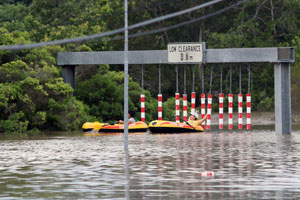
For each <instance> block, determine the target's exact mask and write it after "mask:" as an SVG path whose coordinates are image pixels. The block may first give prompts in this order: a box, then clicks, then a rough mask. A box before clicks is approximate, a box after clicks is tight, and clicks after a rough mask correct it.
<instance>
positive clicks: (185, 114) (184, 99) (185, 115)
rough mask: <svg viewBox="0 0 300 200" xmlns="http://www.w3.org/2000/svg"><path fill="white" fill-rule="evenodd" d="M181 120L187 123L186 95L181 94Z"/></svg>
mask: <svg viewBox="0 0 300 200" xmlns="http://www.w3.org/2000/svg"><path fill="white" fill-rule="evenodd" d="M182 98H183V120H184V121H187V120H188V114H187V95H186V94H183V95H182Z"/></svg>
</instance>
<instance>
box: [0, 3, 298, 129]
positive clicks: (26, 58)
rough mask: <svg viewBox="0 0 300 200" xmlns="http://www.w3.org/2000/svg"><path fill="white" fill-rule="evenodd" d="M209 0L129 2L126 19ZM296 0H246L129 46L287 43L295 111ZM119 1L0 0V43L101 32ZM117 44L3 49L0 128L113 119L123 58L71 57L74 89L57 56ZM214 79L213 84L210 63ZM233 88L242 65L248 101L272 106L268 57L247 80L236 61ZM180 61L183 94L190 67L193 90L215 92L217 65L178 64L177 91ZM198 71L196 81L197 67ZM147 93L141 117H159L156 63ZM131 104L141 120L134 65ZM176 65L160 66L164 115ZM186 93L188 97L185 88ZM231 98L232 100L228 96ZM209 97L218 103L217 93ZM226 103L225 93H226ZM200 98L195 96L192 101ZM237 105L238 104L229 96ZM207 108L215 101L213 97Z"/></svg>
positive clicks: (116, 17)
mask: <svg viewBox="0 0 300 200" xmlns="http://www.w3.org/2000/svg"><path fill="white" fill-rule="evenodd" d="M205 2H208V0H193V1H191V0H184V1H179V0H166V1H159V0H151V1H136V0H131V1H129V24H135V23H138V22H141V21H145V20H148V19H151V18H155V17H157V16H161V15H165V14H169V13H173V12H176V11H178V10H183V9H186V8H190V7H193V6H196V5H199V4H202V3H205ZM236 2H238V0H230V1H223V2H221V3H218V4H215V5H213V6H210V7H208V8H206V9H202V10H198V11H195V12H192V13H189V14H186V15H183V16H180V17H176V18H172V19H169V20H165V21H162V22H159V23H155V24H151V25H148V26H144V27H142V28H139V29H136V30H131V31H130V34H133V33H141V32H144V31H150V30H155V29H160V28H163V27H167V26H171V25H175V24H178V23H180V22H182V21H188V20H191V19H194V18H198V17H200V16H206V15H208V14H211V13H214V12H217V11H219V10H220V9H222V8H226V7H227V6H230V5H232V4H234V3H236ZM299 9H300V1H296V0H251V1H250V0H249V1H246V2H245V3H243V4H241V5H239V6H237V7H235V8H233V9H230V10H229V11H226V12H224V13H222V14H218V15H215V16H212V17H209V18H207V19H205V20H202V21H199V22H196V23H191V24H188V25H186V26H183V27H180V28H176V29H170V30H165V31H162V32H159V33H156V34H150V35H145V36H140V37H134V38H131V39H130V40H129V48H130V50H148V49H149V50H153V49H166V46H167V44H168V43H169V42H195V41H199V40H202V41H205V42H206V45H207V48H240V47H276V46H277V47H279V46H282V47H284V46H293V47H295V50H296V63H295V64H294V65H293V67H292V106H293V112H294V114H295V113H300V106H299V98H300V83H299V76H300V64H299V62H298V60H299V58H300V37H299V36H298V33H299V31H300V21H299V20H298V19H299V18H300V12H299ZM123 24H124V23H123V1H120V0H67V1H59V0H4V1H1V2H0V27H1V28H0V45H10V44H28V43H35V42H41V41H52V40H57V39H64V38H71V37H77V36H82V35H89V34H95V33H101V32H106V31H109V30H113V29H117V28H121V27H123ZM101 50H123V41H122V40H107V39H105V38H103V39H98V40H95V41H89V42H86V43H84V44H68V45H61V46H49V47H44V48H36V49H30V50H21V51H0V91H1V92H0V112H1V115H0V132H2V133H24V132H37V131H39V130H49V129H50V130H51V129H52V130H75V129H79V128H80V126H81V125H82V123H83V122H85V121H87V120H98V121H108V122H111V121H114V120H117V119H120V118H122V116H123V79H124V75H123V66H119V65H111V66H107V65H99V66H78V67H77V68H76V85H77V88H76V89H75V90H74V89H72V88H71V87H70V85H68V84H65V83H64V82H63V79H62V76H61V67H60V66H58V65H57V64H56V57H57V53H58V52H61V51H101ZM212 66H213V73H212V75H213V79H212V80H213V81H212V85H211V86H210V70H211V67H212ZM231 66H232V69H233V76H232V77H233V79H232V88H231V90H232V92H233V93H235V94H236V93H238V92H239V67H240V66H242V93H244V94H245V93H247V92H248V90H250V91H251V93H252V96H253V110H257V111H266V110H272V109H273V108H274V83H273V82H274V80H273V74H274V72H273V70H274V69H273V66H272V65H271V64H260V63H253V64H251V80H252V81H251V87H250V88H248V70H247V65H240V64H233V65H231ZM183 67H186V69H187V80H188V81H187V87H186V90H187V93H188V94H190V92H191V90H192V89H191V88H192V81H191V80H192V71H193V70H195V91H196V92H197V94H199V93H201V92H202V89H204V92H206V93H207V92H208V91H209V90H211V91H212V93H213V94H214V98H216V97H217V94H218V93H219V92H220V90H221V88H220V73H221V66H220V65H203V66H198V65H193V66H180V69H179V71H180V75H179V92H180V93H183V91H184V88H183V75H182V74H183V73H182V72H183ZM201 67H203V69H204V71H205V84H204V86H202V84H201V79H200V77H201V74H200V69H201ZM229 67H230V65H222V69H223V70H222V73H223V84H222V90H223V92H224V93H225V94H227V93H228V92H229V91H230V88H229V83H230V80H229ZM144 68H145V75H144V80H145V81H144V87H145V88H144V89H145V90H144V92H145V95H146V119H147V121H150V120H152V119H156V118H157V100H156V97H157V93H158V67H157V66H153V65H145V66H144ZM129 73H130V81H129V96H130V99H129V109H131V110H135V111H136V112H137V115H136V119H139V117H140V115H139V111H140V103H139V101H140V93H141V87H140V83H141V66H139V65H130V68H129ZM175 82H176V79H175V71H174V66H171V65H162V88H161V90H162V93H163V96H164V97H163V98H164V104H163V107H164V108H163V110H164V118H165V119H169V120H174V107H175V106H174V103H175V100H174V97H173V96H174V93H175V91H176V84H175ZM189 98H190V97H189ZM235 100H236V99H235ZM214 102H217V100H216V101H214ZM225 102H226V101H225ZM199 104H200V100H199V98H198V99H197V105H199ZM235 105H236V104H235ZM213 108H214V109H217V106H214V105H213Z"/></svg>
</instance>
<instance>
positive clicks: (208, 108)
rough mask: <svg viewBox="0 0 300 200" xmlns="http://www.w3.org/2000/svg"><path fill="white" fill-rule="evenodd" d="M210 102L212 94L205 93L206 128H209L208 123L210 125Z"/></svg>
mask: <svg viewBox="0 0 300 200" xmlns="http://www.w3.org/2000/svg"><path fill="white" fill-rule="evenodd" d="M211 104H212V94H207V120H206V121H207V123H206V129H207V130H210V125H211Z"/></svg>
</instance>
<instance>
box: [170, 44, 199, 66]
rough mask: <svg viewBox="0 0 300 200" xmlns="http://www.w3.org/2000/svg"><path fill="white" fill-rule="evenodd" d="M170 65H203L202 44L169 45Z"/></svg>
mask: <svg viewBox="0 0 300 200" xmlns="http://www.w3.org/2000/svg"><path fill="white" fill-rule="evenodd" d="M168 62H169V63H201V62H203V45H202V43H171V44H168Z"/></svg>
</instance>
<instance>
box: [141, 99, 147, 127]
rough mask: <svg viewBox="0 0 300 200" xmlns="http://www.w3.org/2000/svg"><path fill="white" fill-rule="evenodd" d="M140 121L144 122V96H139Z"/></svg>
mask: <svg viewBox="0 0 300 200" xmlns="http://www.w3.org/2000/svg"><path fill="white" fill-rule="evenodd" d="M141 121H142V122H145V121H146V120H145V95H144V94H141Z"/></svg>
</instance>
